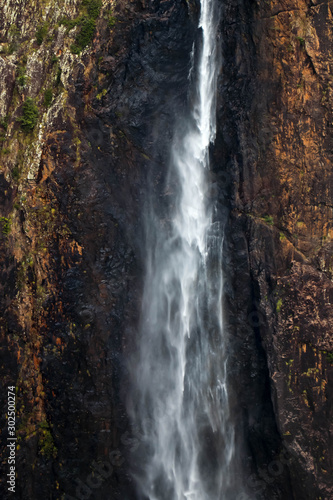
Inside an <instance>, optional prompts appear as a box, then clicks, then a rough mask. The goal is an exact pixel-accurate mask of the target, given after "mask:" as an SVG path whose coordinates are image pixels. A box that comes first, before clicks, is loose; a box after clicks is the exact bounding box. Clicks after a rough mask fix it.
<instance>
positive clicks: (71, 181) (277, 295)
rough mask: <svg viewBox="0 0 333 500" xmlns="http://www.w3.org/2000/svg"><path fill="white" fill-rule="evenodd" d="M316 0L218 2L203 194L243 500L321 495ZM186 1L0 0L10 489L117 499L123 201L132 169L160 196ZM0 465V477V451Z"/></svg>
mask: <svg viewBox="0 0 333 500" xmlns="http://www.w3.org/2000/svg"><path fill="white" fill-rule="evenodd" d="M316 3H317V2H301V1H294V2H291V1H284V2H283V1H281V2H267V1H265V2H263V1H256V2H255V1H253V2H246V1H245V0H244V1H242V0H239V1H238V2H236V3H235V2H234V1H233V2H231V1H230V2H229V1H223V2H221V9H222V12H223V15H222V22H221V30H220V31H221V43H222V52H223V72H222V74H221V76H220V84H219V96H218V135H217V141H216V146H215V148H214V150H213V151H212V154H213V164H214V172H213V173H212V187H213V189H214V190H215V191H217V192H218V193H219V194H220V197H219V200H220V204H219V208H220V215H221V216H222V217H223V218H227V225H226V242H227V243H226V249H225V273H226V277H227V285H226V302H227V306H228V307H227V310H228V328H229V331H230V334H231V335H232V338H233V339H234V349H233V353H232V356H233V363H232V366H233V367H234V373H235V375H237V377H234V378H235V380H237V385H236V389H237V394H238V398H237V399H238V401H237V402H236V401H235V403H234V412H235V419H237V422H238V428H239V441H240V442H242V443H243V446H244V448H243V449H242V450H243V451H242V453H241V456H242V459H243V462H244V470H245V471H246V474H247V476H246V477H245V482H246V484H247V487H248V495H249V497H250V498H253V497H255V495H257V497H258V498H263V499H268V498H269V499H271V498H277V499H280V498H290V499H297V500H298V499H300V498H302V499H303V498H304V499H311V500H313V499H318V500H319V499H320V498H321V499H326V498H327V499H328V498H330V497H331V496H332V494H333V491H332V484H331V483H330V479H329V475H330V468H331V466H332V451H331V450H332V446H331V443H330V441H329V440H330V428H329V426H330V425H331V424H330V422H331V421H332V414H331V412H332V405H331V400H330V395H329V391H328V387H329V384H330V381H331V378H332V366H331V363H332V349H333V347H332V339H331V335H330V333H331V323H332V321H331V319H332V314H333V313H332V308H331V306H330V301H332V300H333V286H332V265H333V263H332V242H331V238H332V189H333V183H332V173H331V156H332V154H333V148H332V144H331V142H332V133H331V127H332V123H333V117H332V90H331V72H332V68H331V64H332V55H331V54H332V53H333V52H332V31H331V23H332V21H331V19H332V15H331V11H330V7H329V5H330V4H329V2H328V3H327V2H324V3H320V4H318V5H315V4H316ZM197 14H198V5H197V4H196V3H195V2H188V3H186V2H183V1H180V0H177V1H173V2H172V1H164V2H145V1H134V2H127V3H126V4H125V3H123V2H109V1H104V2H103V3H100V2H99V1H97V0H96V1H94V0H89V1H83V2H81V1H77V0H72V1H67V0H64V1H63V2H53V1H52V0H49V1H48V0H47V1H43V2H42V1H40V2H39V1H28V0H26V1H24V2H21V4H20V5H18V4H17V2H15V1H14V0H12V1H10V0H8V1H6V2H5V4H4V5H2V6H0V28H1V40H0V44H1V45H0V50H1V54H0V65H1V75H2V78H1V81H0V118H1V130H0V134H1V147H2V149H1V157H0V184H1V189H0V217H1V219H0V223H1V229H2V231H1V235H0V245H1V252H0V259H1V285H0V286H1V288H0V292H1V301H0V307H1V315H0V316H1V317H0V327H1V350H0V356H1V364H0V366H1V375H2V380H3V387H4V388H5V387H6V386H7V385H15V386H16V387H17V436H18V438H19V442H18V450H17V458H18V464H17V475H18V479H17V490H18V495H17V496H18V498H22V499H31V498H34V499H39V498H43V499H44V498H47V497H50V498H70V497H74V498H75V497H76V498H99V499H104V498H105V499H110V496H111V498H114V499H117V498H119V499H120V498H122V499H124V498H128V499H133V498H135V493H134V491H133V486H132V481H131V478H130V474H129V465H128V464H129V462H128V461H129V456H130V451H131V449H134V448H135V446H136V443H137V441H136V439H137V438H134V437H133V429H131V428H130V426H129V423H128V421H127V417H126V410H125V401H126V380H127V376H126V373H127V367H126V359H127V353H128V352H129V351H130V350H131V346H132V344H133V339H134V338H135V335H136V329H137V324H138V318H139V310H140V300H141V296H142V283H143V266H144V255H143V251H142V248H143V245H142V238H143V228H142V216H141V213H142V210H143V206H144V203H145V198H146V194H147V184H148V182H149V183H150V185H151V186H152V187H153V189H154V190H155V192H156V194H157V196H160V197H161V199H166V198H167V196H166V194H165V193H164V191H163V189H164V187H163V186H164V185H163V179H164V176H165V173H166V169H167V162H168V152H169V145H170V140H171V138H172V133H173V122H174V119H175V117H176V116H177V114H178V113H179V114H181V113H182V110H183V108H184V102H185V100H186V94H187V75H188V71H189V54H190V52H191V47H192V43H193V39H194V37H195V36H196V30H195V24H196V17H197ZM1 403H2V407H3V408H5V405H6V392H5V391H2V393H1ZM1 429H2V436H3V437H4V438H6V421H5V415H4V412H3V413H2V415H1ZM244 457H246V459H245V458H244ZM1 462H2V478H3V477H5V474H7V462H6V450H5V447H1ZM1 489H3V495H2V498H7V495H8V493H7V492H6V487H5V484H4V483H2V485H1ZM110 492H112V494H111V493H110Z"/></svg>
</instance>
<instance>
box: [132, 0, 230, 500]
mask: <svg viewBox="0 0 333 500" xmlns="http://www.w3.org/2000/svg"><path fill="white" fill-rule="evenodd" d="M218 22H219V16H218V11H217V8H216V3H215V1H214V0H201V15H200V21H199V28H201V32H202V37H201V43H200V48H199V50H200V54H199V57H193V60H197V61H198V66H197V67H193V68H192V69H191V73H192V75H193V74H194V75H195V94H196V99H195V104H194V106H193V111H192V117H191V120H189V123H188V126H187V130H186V132H185V133H184V134H183V135H182V136H180V137H179V134H177V136H178V138H177V140H175V141H174V145H173V150H172V166H171V168H172V169H173V170H172V171H173V174H175V173H176V175H177V176H178V183H179V185H180V190H181V192H180V195H179V196H178V197H175V200H174V205H173V213H172V214H170V218H171V227H168V228H167V229H164V228H163V225H162V224H161V223H160V222H159V221H158V220H157V219H158V218H157V216H154V214H153V216H152V217H151V218H150V220H149V224H150V228H149V229H148V230H147V233H149V234H150V237H149V236H148V238H147V241H148V248H147V255H148V257H147V273H146V281H145V291H144V299H143V310H142V322H141V336H140V346H139V354H138V358H137V359H136V360H135V366H134V367H133V366H132V371H134V376H133V395H132V402H131V408H132V410H131V413H132V418H133V421H134V423H135V424H136V426H137V428H138V429H139V432H140V440H141V446H140V449H139V451H137V453H138V455H137V457H136V458H137V459H138V460H140V463H141V465H140V466H138V467H137V470H136V473H135V476H136V481H137V485H138V489H139V492H140V495H141V497H142V498H144V499H149V500H185V499H188V500H219V499H222V498H223V499H224V500H225V499H232V500H235V498H236V496H237V494H233V493H231V487H232V485H231V479H230V478H231V471H230V468H231V467H232V461H233V455H234V428H233V426H232V422H231V419H230V414H229V395H228V380H227V366H228V359H227V354H226V351H227V349H226V338H225V333H224V329H223V313H222V291H223V278H222V246H223V228H222V227H221V224H220V223H219V222H214V223H213V210H214V207H213V206H212V203H209V202H207V192H208V183H207V171H208V170H209V146H210V144H211V143H212V142H214V139H215V129H216V124H215V115H216V102H215V101H216V87H217V75H218V72H219V70H220V67H219V58H218V56H217V52H216V46H217V27H218ZM152 220H154V221H155V222H154V223H152ZM151 226H152V227H151Z"/></svg>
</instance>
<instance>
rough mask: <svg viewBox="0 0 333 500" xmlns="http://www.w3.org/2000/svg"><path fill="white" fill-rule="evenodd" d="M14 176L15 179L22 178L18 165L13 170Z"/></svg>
mask: <svg viewBox="0 0 333 500" xmlns="http://www.w3.org/2000/svg"><path fill="white" fill-rule="evenodd" d="M12 177H13V179H14V180H15V181H18V180H19V178H20V170H19V168H18V166H17V165H15V167H14V168H13V170H12Z"/></svg>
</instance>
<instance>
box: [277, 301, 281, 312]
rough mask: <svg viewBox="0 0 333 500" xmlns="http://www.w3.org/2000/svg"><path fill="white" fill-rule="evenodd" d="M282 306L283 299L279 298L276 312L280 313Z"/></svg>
mask: <svg viewBox="0 0 333 500" xmlns="http://www.w3.org/2000/svg"><path fill="white" fill-rule="evenodd" d="M281 308H282V299H278V301H277V303H276V312H277V313H279V312H280V311H281Z"/></svg>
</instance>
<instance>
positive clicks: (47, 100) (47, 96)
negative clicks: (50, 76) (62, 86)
mask: <svg viewBox="0 0 333 500" xmlns="http://www.w3.org/2000/svg"><path fill="white" fill-rule="evenodd" d="M52 100H53V91H52V89H51V88H48V89H46V90H45V92H44V101H43V105H44V106H46V107H47V108H48V107H49V106H51V103H52Z"/></svg>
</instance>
